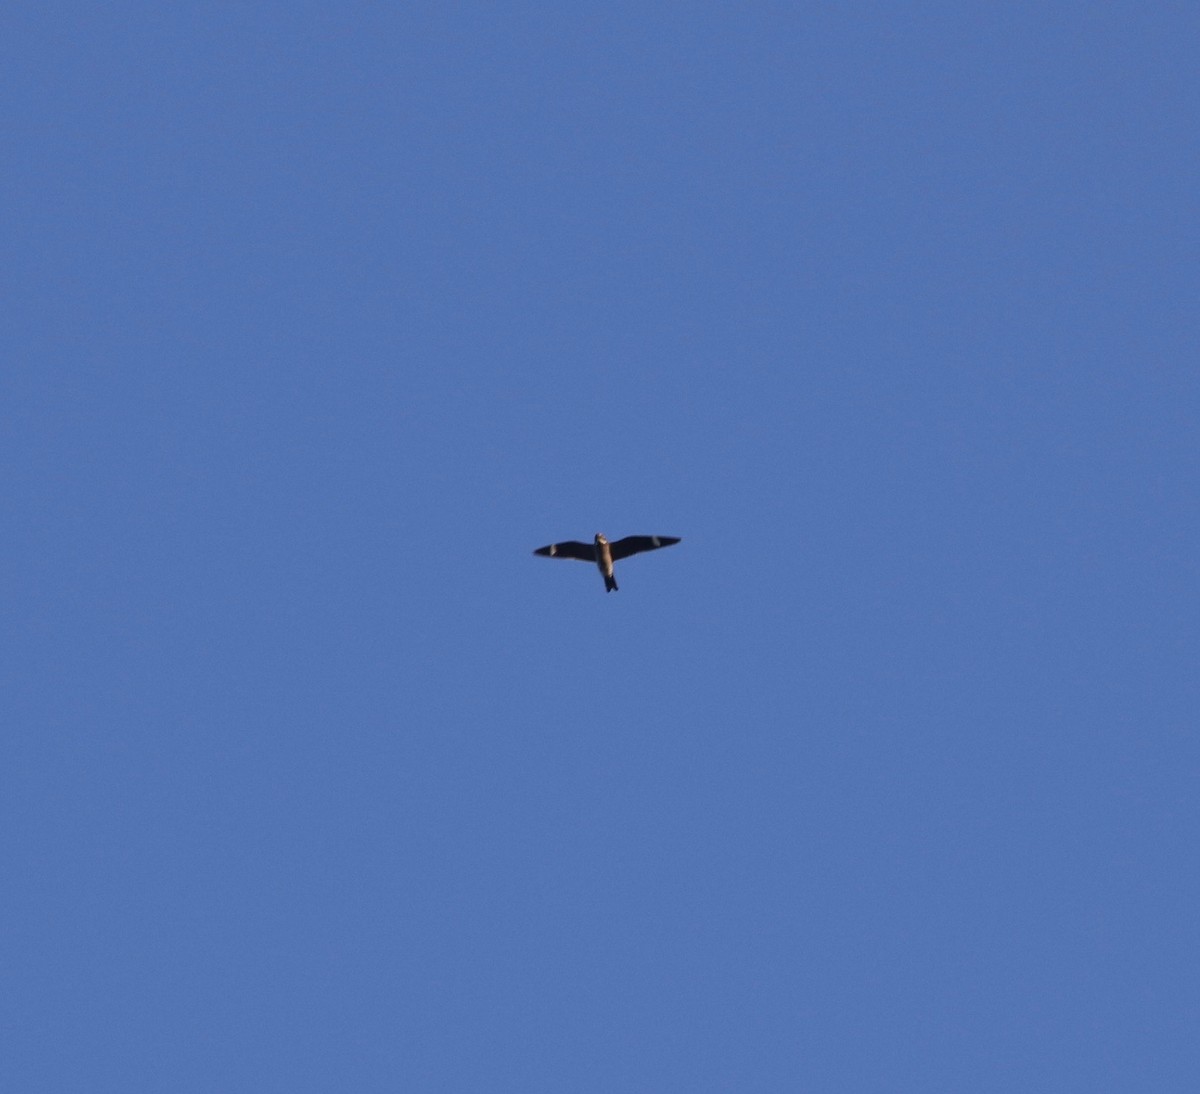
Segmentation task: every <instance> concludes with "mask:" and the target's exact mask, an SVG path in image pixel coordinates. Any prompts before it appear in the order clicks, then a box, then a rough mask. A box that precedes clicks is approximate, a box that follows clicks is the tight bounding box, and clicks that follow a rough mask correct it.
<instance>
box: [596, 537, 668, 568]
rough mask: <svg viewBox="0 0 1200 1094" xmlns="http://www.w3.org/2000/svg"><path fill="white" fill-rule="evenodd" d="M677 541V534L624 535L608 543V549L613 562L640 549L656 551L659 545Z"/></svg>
mask: <svg viewBox="0 0 1200 1094" xmlns="http://www.w3.org/2000/svg"><path fill="white" fill-rule="evenodd" d="M678 542H679V537H678V536H626V537H625V538H624V539H619V540H617V541H616V542H615V543H610V544H609V545H608V549H609V550H610V551H611V552H612V557H613V562H616V561H617V559H619V558H628V557H629V556H630V555H636V554H640V553H641V552H642V551H656V550H658V548H659V547H670V546H671V544H673V543H678Z"/></svg>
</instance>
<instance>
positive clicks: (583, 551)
mask: <svg viewBox="0 0 1200 1094" xmlns="http://www.w3.org/2000/svg"><path fill="white" fill-rule="evenodd" d="M533 553H534V554H535V555H545V556H546V557H547V558H577V559H579V561H580V562H595V561H596V548H595V546H594V545H592V544H591V543H580V542H579V541H578V540H575V539H569V540H567V542H566V543H551V544H550V545H549V546H548V547H539V548H538V549H537V550H536V551H534V552H533Z"/></svg>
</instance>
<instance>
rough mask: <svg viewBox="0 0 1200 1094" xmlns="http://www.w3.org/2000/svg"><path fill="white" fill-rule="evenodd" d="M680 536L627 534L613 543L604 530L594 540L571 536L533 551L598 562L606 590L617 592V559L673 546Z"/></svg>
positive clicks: (546, 555)
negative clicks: (579, 539) (615, 563)
mask: <svg viewBox="0 0 1200 1094" xmlns="http://www.w3.org/2000/svg"><path fill="white" fill-rule="evenodd" d="M678 542H679V537H678V536H626V537H625V538H624V539H618V540H616V541H615V542H613V543H609V541H608V540H607V538H605V535H604V533H603V532H597V533H596V538H595V540H594V541H593V542H592V543H580V542H579V541H578V540H575V539H572V540H567V541H566V542H564V543H551V544H550V545H549V546H547V547H539V548H538V549H537V550H536V551H534V552H533V553H534V554H535V555H543V556H545V557H546V558H574V559H578V560H579V561H580V562H594V563H595V564H596V567H597V568H598V569H599V571H600V574H601V576H602V577H603V578H604V590H605V592H609V593H611V592H614V591H615V590H616V588H617V579H616V578H615V577H614V576H613V563H614V562H615V561H617V560H618V559H622V558H628V557H629V556H630V555H636V554H638V553H639V552H641V551H654V550H657V549H658V548H659V547H670V546H671V545H672V544H673V543H678Z"/></svg>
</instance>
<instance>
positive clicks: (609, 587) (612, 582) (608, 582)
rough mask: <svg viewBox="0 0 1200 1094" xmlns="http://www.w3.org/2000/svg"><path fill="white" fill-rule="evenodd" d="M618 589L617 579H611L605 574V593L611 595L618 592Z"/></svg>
mask: <svg viewBox="0 0 1200 1094" xmlns="http://www.w3.org/2000/svg"><path fill="white" fill-rule="evenodd" d="M616 588H617V579H616V578H615V577H610V576H609V575H608V574H605V575H604V591H605V592H606V593H611V592H613V591H614V590H616Z"/></svg>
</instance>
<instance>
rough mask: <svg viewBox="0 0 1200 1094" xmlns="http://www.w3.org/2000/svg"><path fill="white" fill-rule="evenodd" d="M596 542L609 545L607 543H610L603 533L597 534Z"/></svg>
mask: <svg viewBox="0 0 1200 1094" xmlns="http://www.w3.org/2000/svg"><path fill="white" fill-rule="evenodd" d="M596 542H597V543H607V542H608V540H606V539H605V538H604V533H603V532H597V533H596Z"/></svg>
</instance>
